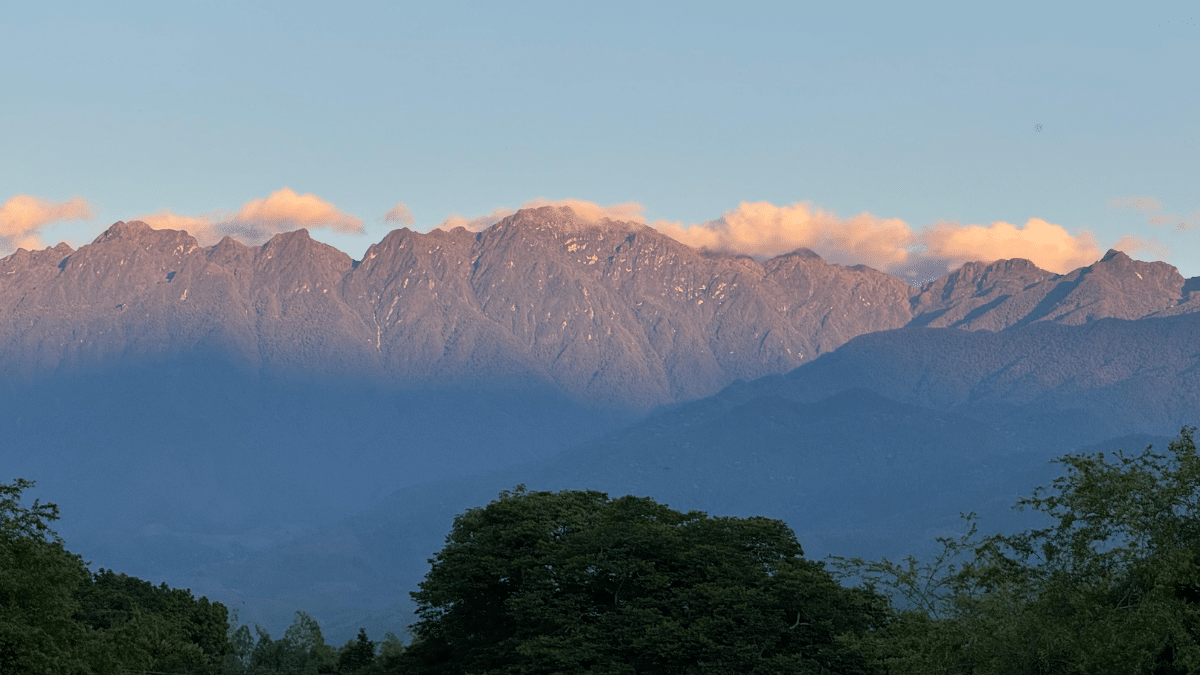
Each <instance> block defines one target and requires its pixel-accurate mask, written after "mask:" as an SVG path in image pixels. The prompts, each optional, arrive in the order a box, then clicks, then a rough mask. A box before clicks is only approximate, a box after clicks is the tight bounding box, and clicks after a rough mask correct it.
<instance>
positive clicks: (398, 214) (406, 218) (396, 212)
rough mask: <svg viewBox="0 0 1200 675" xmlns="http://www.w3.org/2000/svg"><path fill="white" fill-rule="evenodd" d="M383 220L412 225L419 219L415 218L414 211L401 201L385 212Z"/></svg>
mask: <svg viewBox="0 0 1200 675" xmlns="http://www.w3.org/2000/svg"><path fill="white" fill-rule="evenodd" d="M383 222H385V223H399V224H400V225H412V224H414V223H416V222H417V221H416V219H414V218H413V214H412V211H410V210H409V209H408V207H407V206H405V205H404V204H403V203H400V204H397V205H395V206H393V207H392V208H391V210H390V211H388V212H387V213H386V214H384V216H383Z"/></svg>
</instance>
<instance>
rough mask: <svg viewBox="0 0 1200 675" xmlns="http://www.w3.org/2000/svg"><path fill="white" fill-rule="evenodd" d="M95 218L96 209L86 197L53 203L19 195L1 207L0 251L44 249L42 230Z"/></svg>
mask: <svg viewBox="0 0 1200 675" xmlns="http://www.w3.org/2000/svg"><path fill="white" fill-rule="evenodd" d="M95 217H96V210H95V208H94V207H93V206H92V204H91V203H90V202H88V201H87V200H86V199H84V198H83V197H78V196H76V197H72V198H70V199H68V200H66V201H65V202H52V201H49V200H46V199H41V198H39V197H32V196H30V195H17V196H15V197H13V198H11V199H9V200H8V201H7V202H5V203H4V206H0V251H11V250H13V249H18V248H24V249H28V250H36V249H40V248H43V247H44V246H45V244H43V243H42V241H41V231H42V228H43V227H45V226H47V225H49V224H51V223H57V222H63V221H72V220H94V219H95Z"/></svg>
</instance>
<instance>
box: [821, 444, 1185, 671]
mask: <svg viewBox="0 0 1200 675" xmlns="http://www.w3.org/2000/svg"><path fill="white" fill-rule="evenodd" d="M1194 432H1195V429H1194V428H1184V429H1183V430H1182V432H1181V433H1180V436H1179V438H1177V439H1176V440H1175V441H1174V442H1172V443H1171V444H1170V447H1169V450H1168V452H1167V453H1166V454H1159V453H1156V452H1154V451H1153V449H1152V448H1147V449H1146V450H1145V451H1144V452H1142V453H1140V454H1138V455H1126V454H1124V453H1118V454H1117V455H1116V456H1115V457H1105V456H1104V455H1103V454H1096V455H1068V456H1065V457H1063V458H1062V459H1060V460H1058V461H1059V462H1060V463H1061V464H1063V465H1064V466H1065V467H1066V475H1064V476H1063V477H1061V478H1058V479H1056V480H1055V481H1054V482H1053V484H1052V486H1051V487H1050V488H1039V489H1038V490H1037V491H1035V492H1034V494H1033V496H1032V497H1029V498H1026V499H1022V500H1020V501H1019V502H1018V506H1019V507H1020V508H1025V509H1032V510H1034V511H1037V512H1040V513H1042V514H1045V515H1046V516H1048V520H1049V521H1050V524H1049V526H1047V527H1045V528H1041V529H1033V530H1029V531H1026V532H1022V533H1019V534H1015V535H993V536H987V537H981V536H978V535H977V530H976V528H975V527H974V523H971V524H970V528H969V531H968V533H967V534H966V535H965V536H963V537H961V538H959V539H943V540H941V543H942V545H943V550H942V553H941V555H939V556H938V557H937V558H936V559H935V560H934V561H932V562H931V563H928V564H921V563H919V562H918V561H917V560H915V559H913V558H909V559H907V560H905V561H904V562H903V563H895V562H890V561H887V560H883V561H879V562H866V561H863V560H842V561H840V564H839V566H840V567H841V569H842V571H843V572H844V573H846V574H848V575H853V576H857V577H858V578H859V579H862V580H865V582H866V586H867V587H868V588H871V589H884V590H887V591H889V592H890V595H891V596H892V597H893V598H894V599H895V600H896V604H897V605H898V608H897V609H895V610H893V617H892V621H891V622H890V623H889V625H888V627H887V629H886V630H883V631H878V632H875V633H872V634H869V635H867V636H865V637H864V638H863V639H862V641H861V642H859V643H858V645H857V647H858V648H859V649H860V650H861V651H862V652H863V653H864V654H869V655H870V656H871V658H872V659H873V660H874V662H875V663H876V665H877V666H878V667H879V668H880V669H881V670H883V671H885V672H889V673H972V674H976V675H984V674H992V673H997V674H999V673H1155V674H1159V675H1167V674H1173V673H1187V672H1193V673H1194V672H1200V457H1198V456H1197V454H1196V444H1195V441H1194V438H1193V434H1194ZM967 518H968V520H969V521H970V520H972V518H971V517H970V516H968V517H967Z"/></svg>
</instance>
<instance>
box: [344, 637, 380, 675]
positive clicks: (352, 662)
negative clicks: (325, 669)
mask: <svg viewBox="0 0 1200 675" xmlns="http://www.w3.org/2000/svg"><path fill="white" fill-rule="evenodd" d="M374 661H375V643H374V642H372V641H371V639H370V638H368V637H367V631H366V630H364V629H362V628H359V629H358V637H357V638H356V639H353V640H350V641H349V642H347V643H346V644H345V645H344V646H343V647H342V648H341V650H340V652H339V654H338V673H342V674H346V673H355V672H358V671H359V670H361V669H363V668H366V667H368V666H370V665H371V664H372V663H373V662H374Z"/></svg>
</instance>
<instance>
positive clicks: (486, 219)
mask: <svg viewBox="0 0 1200 675" xmlns="http://www.w3.org/2000/svg"><path fill="white" fill-rule="evenodd" d="M514 213H516V211H513V210H512V209H506V208H498V209H492V212H491V213H489V214H487V215H483V216H476V217H474V218H465V217H463V216H460V215H458V214H457V213H451V214H450V216H449V217H448V218H446V219H445V220H443V221H442V223H441V224H440V225H438V229H442V230H453V229H454V228H456V227H465V228H466V229H468V230H470V231H472V232H480V231H482V230H486V229H488V228H489V227H491V226H493V225H495V224H496V223H498V222H500V221H501V220H504V219H505V218H507V217H509V216H511V215H512V214H514Z"/></svg>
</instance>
